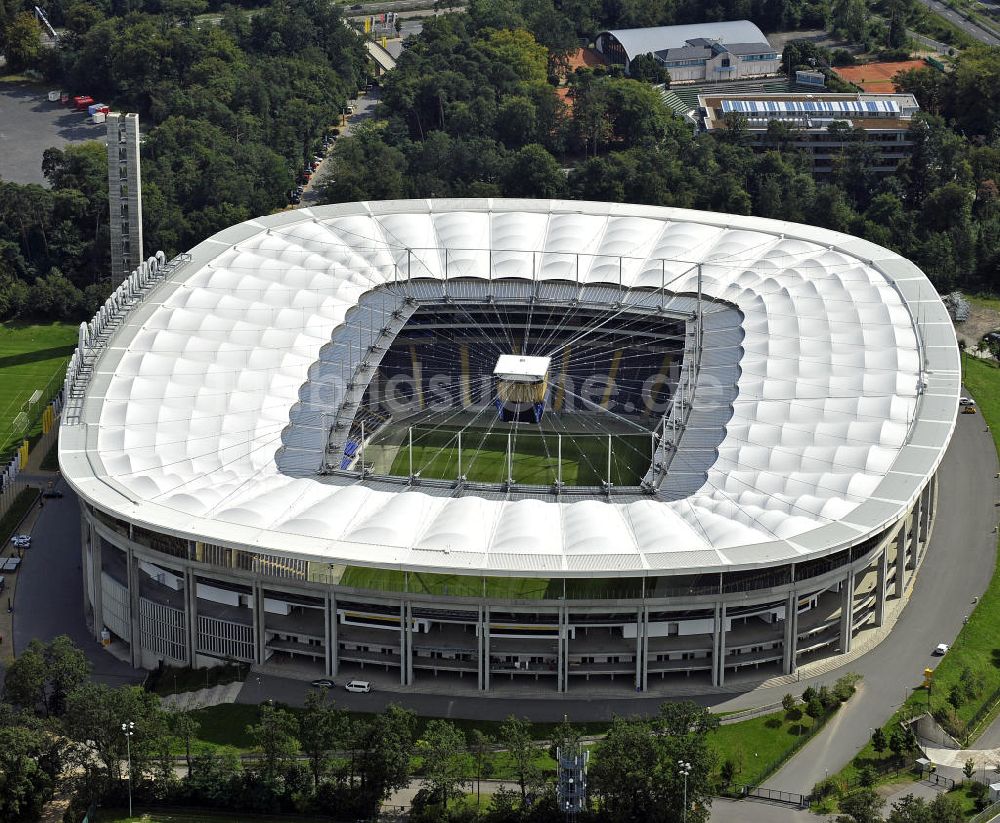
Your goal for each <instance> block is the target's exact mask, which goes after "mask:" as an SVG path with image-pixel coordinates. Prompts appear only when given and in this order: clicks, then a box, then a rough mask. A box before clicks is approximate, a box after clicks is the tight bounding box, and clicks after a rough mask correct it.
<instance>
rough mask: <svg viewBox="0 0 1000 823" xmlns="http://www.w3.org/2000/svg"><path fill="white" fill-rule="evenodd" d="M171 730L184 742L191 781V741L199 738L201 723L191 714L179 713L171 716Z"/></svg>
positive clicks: (185, 757)
mask: <svg viewBox="0 0 1000 823" xmlns="http://www.w3.org/2000/svg"><path fill="white" fill-rule="evenodd" d="M170 725H171V730H172V731H173V733H174V734H175V735H176V736H177V737H179V738H180V739H181V740H183V741H184V759H185V761H186V762H187V770H188V779H189V780H190V779H191V765H192V763H191V741H192V740H194V739H195V738H197V736H198V731H199V730H200V729H201V723H199V722H198V720H197V719H196V718H195V716H194V715H193V714H191V712H177V713H176V714H174V715H172V716H171V723H170Z"/></svg>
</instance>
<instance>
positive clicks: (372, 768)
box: [358, 705, 416, 814]
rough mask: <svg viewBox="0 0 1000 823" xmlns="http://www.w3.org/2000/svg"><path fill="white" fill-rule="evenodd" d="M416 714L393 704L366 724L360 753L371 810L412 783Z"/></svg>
mask: <svg viewBox="0 0 1000 823" xmlns="http://www.w3.org/2000/svg"><path fill="white" fill-rule="evenodd" d="M415 731H416V715H414V714H413V712H411V711H407V710H406V709H401V708H400V707H399V706H396V705H390V706H389V707H388V708H387V709H386V710H385V711H383V712H381V713H380V714H378V715H376V716H375V717H374V718H373V719H372V721H371V722H370V723H369V724H368V725H367V726H366V727H365V728H364V730H363V736H362V738H361V750H360V754H359V757H358V761H359V771H360V775H361V794H362V797H363V802H364V804H365V805H366V807H367V810H368V813H369V814H374V813H375V812H376V811H377V810H378V807H379V805H380V804H381V803H382V802H383V801H385V800H388V799H389V797H390V795H391V794H392V792H394V791H396V790H397V789H401V788H403V787H404V786H406V785H408V784H409V780H410V756H411V754H412V752H413V738H414V732H415Z"/></svg>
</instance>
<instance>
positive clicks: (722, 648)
mask: <svg viewBox="0 0 1000 823" xmlns="http://www.w3.org/2000/svg"><path fill="white" fill-rule="evenodd" d="M725 682H726V604H725V603H718V604H716V606H715V635H714V646H713V649H712V685H713V686H722V685H724V684H725Z"/></svg>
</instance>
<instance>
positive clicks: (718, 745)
mask: <svg viewBox="0 0 1000 823" xmlns="http://www.w3.org/2000/svg"><path fill="white" fill-rule="evenodd" d="M800 709H801V707H800ZM815 723H816V721H814V720H813V719H812V718H811V717H809V716H808V715H807V714H806V713H805V712H804V711H803V712H802V717H801V719H800V720H797V721H796V722H794V723H792V722H790V721H788V720H786V719H785V712H783V711H780V712H775V713H774V714H767V715H763V716H762V717H755V718H752V719H750V720H744V721H743V722H742V723H733V724H732V725H729V726H719V728H718V729H716V730H715V731H714V732H712V734H711V735H710V736H709V738H708V744H709V746H710V747H711V749H712V750H713V751H714V752H715V754H716V757H717V763H716V769H718V767H720V766H721V765H722V764H723V763H725V762H726V761H727V760H732V761H733V763H734V764H735V765H736V777H735V782H736V783H738V784H741V785H742V784H747V785H752V786H753V785H757V784H758V783H760V782H761V781H762V780H763V779H764V778H766V777H767V776H768V775H769V774H770V773H771V772H772V771H773V770H774V767H775V764H777V763H780V762H782V761H783V760H784V759H785V758H786V757H787V756H788V755H789V753H790V752H791V751H792V750H793V749H794V748H795V747H796V746H797V745H799V744H800V743H802V742H803V741H804V740H805V739H806V738H807V736H808V735H809V733H810V732H811V731H812V729H813V726H814V725H815Z"/></svg>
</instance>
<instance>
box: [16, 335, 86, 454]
mask: <svg viewBox="0 0 1000 823" xmlns="http://www.w3.org/2000/svg"><path fill="white" fill-rule="evenodd" d="M76 340H77V330H76V327H74V326H73V325H72V324H70V323H48V324H46V325H37V326H8V325H0V458H3V459H6V458H7V457H8V456H9V454H10V451H11V449H12V448H13V447H14V446H15V445H16V444H17V443H18V442H19V441H20V440H21V438H22V436H25V437H26V436H30V435H31V434H32V433H34V432H36V431H38V428H39V424H38V419H36V418H35V415H41V413H42V408H43V404H44V402H45V400H46V399H48V397H49V396H50V394H49V392H47V391H46V389H47V387H48V388H50V389H53V390H58V388H60V385H59V384H61V382H62V375H63V373H64V369H65V368H66V361H67V360H68V359H69V356H70V355H71V354H72V353H73V349H74V348H75V347H76ZM35 391H41V392H43V393H44V394H45V396H44V397H43V400H42V403H40V404H39V405H38V407H37V408H35V409H34V410H33V411H32V413H31V415H30V416H29V420H28V423H29V425H28V428H27V430H26V431H24V432H23V434H22V433H21V432H19V431H16V430H15V429H14V418H15V417H17V415H18V413H19V412H20V411H22V407H23V406H24V404H25V403H26V402H27V401H28V399H29V398H30V397H31V395H32V393H33V392H35Z"/></svg>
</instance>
